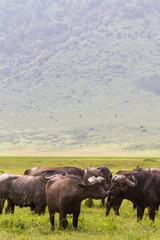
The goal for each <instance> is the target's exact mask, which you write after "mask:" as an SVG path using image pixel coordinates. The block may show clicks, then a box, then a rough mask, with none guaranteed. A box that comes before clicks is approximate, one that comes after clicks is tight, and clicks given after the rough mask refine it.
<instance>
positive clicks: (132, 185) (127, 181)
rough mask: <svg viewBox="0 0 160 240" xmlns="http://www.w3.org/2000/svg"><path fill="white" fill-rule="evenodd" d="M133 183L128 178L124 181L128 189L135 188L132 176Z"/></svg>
mask: <svg viewBox="0 0 160 240" xmlns="http://www.w3.org/2000/svg"><path fill="white" fill-rule="evenodd" d="M132 179H133V182H132V181H130V180H129V179H128V178H126V179H125V183H126V184H127V186H129V187H135V186H137V180H136V179H135V177H134V176H132Z"/></svg>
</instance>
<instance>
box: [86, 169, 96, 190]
mask: <svg viewBox="0 0 160 240" xmlns="http://www.w3.org/2000/svg"><path fill="white" fill-rule="evenodd" d="M97 181H98V180H97V178H96V177H95V176H92V177H89V171H88V169H85V171H84V183H85V184H86V185H87V186H91V185H94V184H95V183H97Z"/></svg>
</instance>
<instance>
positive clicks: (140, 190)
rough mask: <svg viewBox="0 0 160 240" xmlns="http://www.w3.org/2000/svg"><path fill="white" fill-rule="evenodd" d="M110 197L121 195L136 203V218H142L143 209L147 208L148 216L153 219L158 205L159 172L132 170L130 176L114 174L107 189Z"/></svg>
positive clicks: (159, 199)
mask: <svg viewBox="0 0 160 240" xmlns="http://www.w3.org/2000/svg"><path fill="white" fill-rule="evenodd" d="M107 193H108V195H109V197H110V198H118V197H123V199H128V200H130V201H132V202H133V203H135V204H136V207H137V220H141V219H142V218H143V214H144V209H145V208H148V209H149V218H150V220H152V221H154V219H155V213H156V211H157V209H158V206H159V205H160V173H159V172H158V171H133V172H132V174H130V176H125V175H118V174H116V175H114V176H113V178H112V183H111V185H110V187H109V190H108V192H107Z"/></svg>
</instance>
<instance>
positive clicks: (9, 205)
mask: <svg viewBox="0 0 160 240" xmlns="http://www.w3.org/2000/svg"><path fill="white" fill-rule="evenodd" d="M8 213H14V203H13V201H11V200H8V202H7V207H6V209H5V214H8Z"/></svg>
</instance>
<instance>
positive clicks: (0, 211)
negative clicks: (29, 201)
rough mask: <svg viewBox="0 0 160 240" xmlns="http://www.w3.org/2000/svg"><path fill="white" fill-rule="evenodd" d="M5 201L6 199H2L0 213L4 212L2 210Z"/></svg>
mask: <svg viewBox="0 0 160 240" xmlns="http://www.w3.org/2000/svg"><path fill="white" fill-rule="evenodd" d="M4 202H5V201H3V200H1V202H0V214H2V212H3V207H4Z"/></svg>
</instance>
